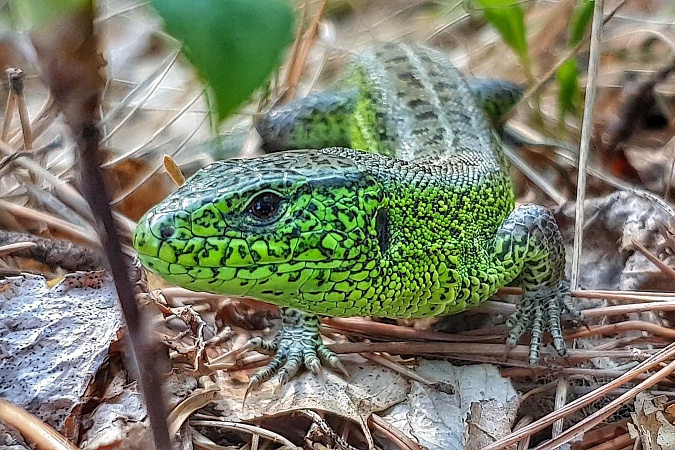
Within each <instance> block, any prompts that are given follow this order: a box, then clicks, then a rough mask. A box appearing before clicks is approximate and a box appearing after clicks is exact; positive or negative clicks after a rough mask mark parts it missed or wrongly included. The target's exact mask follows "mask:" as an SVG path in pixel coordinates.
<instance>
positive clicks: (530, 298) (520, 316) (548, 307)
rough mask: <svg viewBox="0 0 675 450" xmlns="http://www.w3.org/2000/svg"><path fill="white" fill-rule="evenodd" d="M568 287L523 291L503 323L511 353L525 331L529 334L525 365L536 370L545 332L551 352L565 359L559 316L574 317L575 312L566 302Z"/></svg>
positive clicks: (564, 285) (568, 293)
mask: <svg viewBox="0 0 675 450" xmlns="http://www.w3.org/2000/svg"><path fill="white" fill-rule="evenodd" d="M569 299H570V292H569V285H568V284H567V283H564V282H563V283H561V284H560V285H559V287H558V288H557V289H550V288H549V289H542V288H540V289H539V290H537V291H527V292H526V293H525V295H524V296H523V299H522V300H521V301H520V303H519V304H518V308H517V310H516V312H514V313H513V314H512V315H511V317H509V319H508V320H507V322H506V324H507V326H508V327H509V329H510V331H509V335H508V338H507V340H506V345H507V347H508V349H509V350H510V349H512V348H513V347H514V346H515V345H516V344H517V343H518V340H519V339H520V337H521V336H522V335H523V334H525V332H526V331H530V333H531V335H532V337H531V339H530V353H529V358H528V360H529V363H530V365H531V366H536V365H537V363H538V361H539V349H540V347H541V337H542V334H543V333H544V332H546V331H548V332H549V333H551V338H552V344H553V348H554V349H555V350H556V352H557V353H558V355H560V356H565V355H566V354H567V347H566V345H565V340H564V339H563V335H562V327H561V324H560V316H561V314H562V313H570V314H571V315H572V316H574V317H578V316H579V312H578V311H576V309H574V307H573V306H572V305H571V303H570V301H569Z"/></svg>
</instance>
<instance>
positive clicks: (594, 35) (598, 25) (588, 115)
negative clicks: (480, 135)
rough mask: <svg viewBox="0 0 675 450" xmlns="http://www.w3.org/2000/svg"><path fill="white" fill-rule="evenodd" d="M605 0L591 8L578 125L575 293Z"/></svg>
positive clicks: (577, 284) (572, 279) (572, 282)
mask: <svg viewBox="0 0 675 450" xmlns="http://www.w3.org/2000/svg"><path fill="white" fill-rule="evenodd" d="M604 6H605V2H604V0H596V2H595V6H594V8H593V22H592V26H591V49H590V56H589V62H588V81H587V84H586V99H585V101H584V118H583V121H582V124H581V146H580V148H579V175H578V177H577V202H576V208H575V211H576V218H575V222H574V248H573V251H572V270H571V276H570V288H571V289H572V290H573V291H575V290H577V289H578V287H579V270H580V267H581V249H582V245H583V236H584V217H585V216H584V200H585V199H586V166H587V161H588V154H589V151H590V147H591V138H592V133H593V113H594V111H595V97H596V93H597V92H596V86H597V79H598V68H599V65H600V38H601V36H602V26H603V19H602V15H603V9H604Z"/></svg>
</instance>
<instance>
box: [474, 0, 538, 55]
mask: <svg viewBox="0 0 675 450" xmlns="http://www.w3.org/2000/svg"><path fill="white" fill-rule="evenodd" d="M475 1H476V4H477V5H478V6H479V7H480V8H482V10H483V17H484V18H485V20H487V21H488V22H489V23H490V24H491V25H492V26H493V27H495V28H496V29H497V31H498V32H499V34H500V35H501V37H502V39H504V42H506V43H507V44H508V45H509V47H511V48H512V49H513V50H514V51H515V52H516V54H517V55H518V56H519V57H520V58H521V60H523V61H528V60H529V58H528V47H527V38H526V36H525V15H524V13H523V9H522V8H521V7H520V5H519V4H518V3H516V2H515V1H514V0H475Z"/></svg>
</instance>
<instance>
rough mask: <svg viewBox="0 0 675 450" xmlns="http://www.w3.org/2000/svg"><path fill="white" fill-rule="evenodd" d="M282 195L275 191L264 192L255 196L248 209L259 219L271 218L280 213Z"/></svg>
mask: <svg viewBox="0 0 675 450" xmlns="http://www.w3.org/2000/svg"><path fill="white" fill-rule="evenodd" d="M280 206H281V197H279V196H278V195H277V194H275V193H273V192H263V193H262V194H258V195H256V196H255V197H253V200H251V203H249V204H248V208H247V211H248V213H249V214H251V215H252V216H253V217H255V218H256V219H258V220H269V219H272V218H274V217H276V216H277V215H278V214H279V211H280Z"/></svg>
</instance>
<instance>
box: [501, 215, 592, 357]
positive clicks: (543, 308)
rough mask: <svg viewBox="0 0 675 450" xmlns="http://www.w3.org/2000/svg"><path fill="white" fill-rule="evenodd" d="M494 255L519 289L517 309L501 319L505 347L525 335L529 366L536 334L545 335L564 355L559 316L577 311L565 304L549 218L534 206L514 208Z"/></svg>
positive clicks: (559, 246)
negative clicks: (527, 334) (506, 329)
mask: <svg viewBox="0 0 675 450" xmlns="http://www.w3.org/2000/svg"><path fill="white" fill-rule="evenodd" d="M494 256H495V258H497V260H498V263H499V264H500V265H501V266H502V267H503V268H504V270H505V273H506V274H507V275H508V276H507V278H510V279H512V280H514V281H516V283H517V284H518V285H519V286H521V287H522V288H523V291H524V295H523V299H522V301H521V302H520V303H519V305H518V309H517V310H516V312H515V313H513V315H512V316H511V317H510V318H509V320H508V321H507V325H508V327H509V329H510V331H509V336H508V339H507V345H508V346H509V347H513V346H515V345H516V343H517V342H518V339H519V338H520V337H521V336H522V335H523V334H524V333H525V332H526V331H531V333H532V339H531V341H530V354H529V362H530V364H531V365H536V364H537V361H538V359H539V347H540V344H541V336H542V333H543V332H545V331H548V332H550V333H551V337H552V339H553V347H554V348H555V349H556V351H557V352H558V354H559V355H561V356H562V355H565V353H566V346H565V341H564V340H563V337H562V330H561V326H560V316H561V314H562V313H564V312H569V313H571V314H573V315H575V316H578V315H579V313H578V312H577V311H576V310H575V309H574V308H573V307H572V306H571V295H570V288H569V283H568V282H567V280H566V279H565V248H564V247H563V242H562V236H561V235H560V230H559V229H558V224H557V223H556V221H555V219H554V217H553V214H552V213H551V212H550V211H549V210H548V209H546V208H544V207H542V206H538V205H523V206H519V207H518V208H516V209H515V210H514V211H513V212H512V213H511V214H510V215H509V216H508V217H507V218H506V219H505V220H504V222H503V223H502V225H501V227H500V228H499V230H498V232H497V236H496V237H495V240H494Z"/></svg>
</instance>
